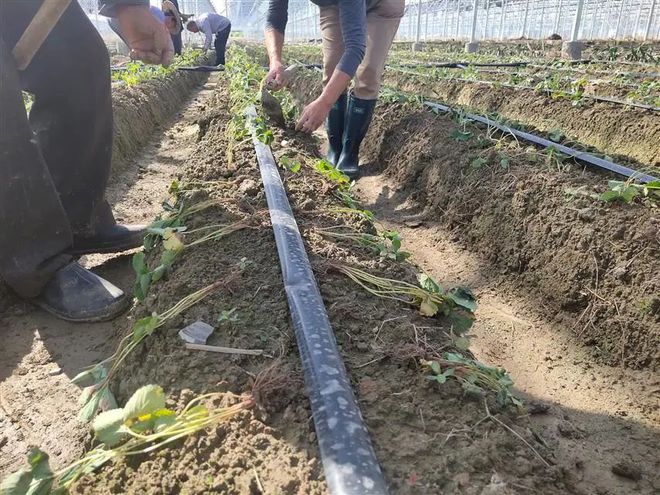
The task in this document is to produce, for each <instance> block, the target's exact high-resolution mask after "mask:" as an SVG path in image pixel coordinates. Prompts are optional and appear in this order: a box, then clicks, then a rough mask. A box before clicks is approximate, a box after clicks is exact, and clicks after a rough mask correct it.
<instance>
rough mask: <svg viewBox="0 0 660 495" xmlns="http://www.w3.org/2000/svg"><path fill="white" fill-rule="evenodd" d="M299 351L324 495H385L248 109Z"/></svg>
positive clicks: (268, 153) (301, 251) (285, 206)
mask: <svg viewBox="0 0 660 495" xmlns="http://www.w3.org/2000/svg"><path fill="white" fill-rule="evenodd" d="M245 113H246V116H247V118H248V122H249V127H250V130H251V131H252V141H253V143H254V149H255V151H256V153H257V160H258V162H259V170H260V172H261V178H262V180H263V183H264V189H265V191H266V200H267V202H268V210H269V212H270V218H271V222H272V224H273V233H274V234H275V243H276V244H277V251H278V254H279V258H280V266H281V268H282V278H283V279H284V289H285V291H286V295H287V299H288V301H289V309H290V310H291V317H292V320H293V327H294V330H295V333H296V341H297V342H298V349H299V350H300V358H301V361H302V366H303V371H304V376H305V384H306V386H307V392H308V394H309V399H310V403H311V406H312V415H313V417H314V426H315V428H316V438H317V439H318V443H319V448H320V452H321V459H322V461H323V468H324V471H325V477H326V481H327V483H328V488H329V489H330V493H332V494H333V495H385V494H387V487H386V484H385V480H384V478H383V474H382V472H381V469H380V466H379V464H378V460H377V459H376V454H375V453H374V450H373V447H372V446H371V441H370V439H369V433H368V432H367V428H366V426H365V425H364V422H363V420H362V414H361V413H360V409H359V407H358V404H357V401H356V400H355V395H354V394H353V390H352V388H351V383H350V381H349V379H348V375H347V373H346V368H345V366H344V362H343V361H342V359H341V356H340V354H339V349H338V348H337V342H336V340H335V336H334V333H333V332H332V327H331V326H330V320H329V319H328V314H327V313H326V310H325V306H324V305H323V299H322V298H321V293H320V292H319V289H318V286H317V284H316V279H315V278H314V273H313V271H312V267H311V265H310V263H309V259H308V258H307V253H306V252H305V246H304V244H303V240H302V237H301V236H300V231H299V230H298V225H297V224H296V220H295V218H294V216H293V213H292V211H291V206H290V204H289V200H288V198H287V195H286V191H285V190H284V186H283V184H282V179H281V178H280V174H279V171H278V169H277V164H276V163H275V158H274V157H273V153H272V151H271V149H270V147H269V146H267V145H265V144H264V143H262V142H261V141H259V140H258V139H257V136H256V129H255V125H254V119H256V117H257V113H256V110H255V108H254V106H250V107H248V109H247V110H246V112H245Z"/></svg>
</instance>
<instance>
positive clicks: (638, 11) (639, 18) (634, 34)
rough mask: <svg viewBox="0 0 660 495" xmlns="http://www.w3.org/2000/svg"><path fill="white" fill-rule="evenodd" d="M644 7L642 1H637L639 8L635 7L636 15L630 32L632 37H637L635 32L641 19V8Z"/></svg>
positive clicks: (637, 30)
mask: <svg viewBox="0 0 660 495" xmlns="http://www.w3.org/2000/svg"><path fill="white" fill-rule="evenodd" d="M643 7H644V2H639V8H638V9H637V16H636V17H635V27H634V28H633V32H632V39H637V33H638V32H639V22H640V21H641V20H642V8H643Z"/></svg>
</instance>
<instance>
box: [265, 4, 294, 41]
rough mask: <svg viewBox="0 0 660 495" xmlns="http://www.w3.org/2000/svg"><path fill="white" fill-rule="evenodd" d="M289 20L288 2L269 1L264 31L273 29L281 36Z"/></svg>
mask: <svg viewBox="0 0 660 495" xmlns="http://www.w3.org/2000/svg"><path fill="white" fill-rule="evenodd" d="M288 18H289V0H270V1H269V2H268V14H267V15H266V29H274V30H275V31H278V32H280V33H282V34H284V30H285V29H286V21H287V20H288Z"/></svg>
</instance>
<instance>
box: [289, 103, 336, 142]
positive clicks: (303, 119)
mask: <svg viewBox="0 0 660 495" xmlns="http://www.w3.org/2000/svg"><path fill="white" fill-rule="evenodd" d="M331 108H332V104H329V103H328V102H327V101H325V99H323V98H320V97H319V98H317V99H316V100H314V101H313V102H311V103H310V104H309V105H307V106H306V107H305V108H304V109H303V111H302V114H301V115H300V118H299V119H298V123H297V124H296V130H298V131H303V132H309V133H312V132H314V131H315V130H316V129H318V128H319V126H320V125H321V124H323V122H324V121H325V119H326V118H327V116H328V113H330V109H331Z"/></svg>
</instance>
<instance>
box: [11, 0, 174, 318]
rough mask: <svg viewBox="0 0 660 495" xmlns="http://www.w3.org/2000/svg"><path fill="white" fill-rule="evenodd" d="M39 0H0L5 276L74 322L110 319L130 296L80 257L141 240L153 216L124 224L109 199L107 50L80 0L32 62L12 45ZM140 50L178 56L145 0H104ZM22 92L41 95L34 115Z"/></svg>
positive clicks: (138, 54)
mask: <svg viewBox="0 0 660 495" xmlns="http://www.w3.org/2000/svg"><path fill="white" fill-rule="evenodd" d="M42 3H43V2H41V1H25V0H20V1H11V2H9V1H4V0H3V1H0V109H1V111H0V177H2V180H0V225H2V234H1V235H0V280H2V282H3V283H6V284H7V285H8V286H9V287H11V288H12V289H13V290H14V291H15V292H16V293H17V294H18V295H19V296H21V297H23V298H25V299H30V300H32V301H34V302H35V303H36V304H38V305H39V306H41V307H42V308H44V309H46V310H47V311H49V312H50V313H52V314H54V315H56V316H58V317H60V318H63V319H65V320H70V321H102V320H109V319H112V318H114V317H116V316H118V315H119V314H121V313H122V312H123V311H125V310H126V309H127V307H128V306H129V304H130V298H128V297H126V295H125V294H124V293H123V292H122V291H121V290H120V289H119V288H117V287H115V286H114V285H112V284H111V283H110V282H108V281H106V280H104V279H102V278H101V277H99V276H98V275H96V274H94V273H92V272H91V271H89V270H86V269H85V268H83V267H82V266H81V265H80V264H78V263H77V262H76V261H75V260H76V259H77V258H78V257H80V256H81V255H84V254H89V253H114V252H119V251H124V250H126V249H131V248H135V247H138V246H140V245H141V244H142V238H143V236H144V233H145V230H144V226H136V225H134V226H124V225H118V224H117V223H116V221H115V218H114V216H113V214H112V210H111V208H110V205H109V204H108V202H107V201H106V200H105V188H106V184H107V182H108V177H109V176H110V164H111V160H112V97H111V87H110V61H109V59H108V50H107V48H106V46H105V44H104V43H103V40H102V39H101V36H100V35H99V33H98V31H97V30H96V28H95V27H94V25H93V24H92V23H91V22H90V20H89V18H88V17H87V15H86V14H85V12H84V11H83V10H82V8H81V7H80V5H79V4H78V2H71V4H70V5H69V6H68V8H67V9H66V11H65V12H64V14H63V15H62V17H61V18H60V19H59V21H58V22H57V24H56V25H55V27H54V28H53V30H52V31H51V33H50V34H49V35H48V37H47V38H46V40H45V41H44V42H43V44H42V45H41V47H40V48H39V50H38V51H37V53H36V55H35V57H34V58H33V59H32V62H31V63H30V64H29V65H28V67H27V68H26V69H25V70H23V71H21V72H20V73H19V71H18V70H17V69H16V64H15V62H14V58H13V56H12V48H13V47H14V46H15V45H16V42H17V41H18V40H19V38H20V37H21V35H22V34H23V32H24V31H25V29H26V28H27V26H28V25H29V24H30V21H32V19H33V18H34V16H35V14H36V13H37V11H38V10H39V8H40V7H41V5H42ZM101 3H102V4H103V7H102V9H101V11H100V13H101V14H102V15H106V16H110V17H115V18H116V19H117V21H118V25H119V27H120V28H121V32H122V33H123V34H124V36H125V39H126V41H127V42H128V44H129V46H130V48H131V57H132V58H134V59H139V60H142V61H144V62H148V63H154V64H163V65H169V64H170V62H171V60H172V56H173V48H172V40H171V39H170V36H169V35H168V33H167V31H166V30H165V28H164V27H163V24H162V23H160V22H159V21H157V20H156V19H155V18H154V17H153V15H152V14H151V13H150V12H149V2H148V0H130V1H127V0H101ZM22 91H27V92H29V93H31V94H32V95H33V96H34V103H33V105H32V108H31V109H30V115H29V120H28V115H27V113H26V111H25V105H24V102H23V95H22Z"/></svg>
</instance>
